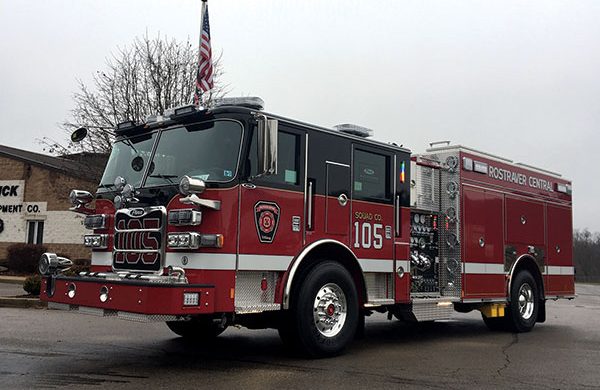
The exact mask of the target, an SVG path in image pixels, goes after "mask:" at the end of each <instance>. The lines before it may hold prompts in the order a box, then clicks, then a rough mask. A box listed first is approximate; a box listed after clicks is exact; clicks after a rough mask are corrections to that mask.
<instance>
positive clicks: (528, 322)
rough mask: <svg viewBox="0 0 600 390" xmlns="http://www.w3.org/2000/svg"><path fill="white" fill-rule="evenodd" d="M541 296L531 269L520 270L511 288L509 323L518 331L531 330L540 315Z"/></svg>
mask: <svg viewBox="0 0 600 390" xmlns="http://www.w3.org/2000/svg"><path fill="white" fill-rule="evenodd" d="M539 302H540V296H539V290H538V286H537V283H536V282H535V279H534V277H533V276H532V275H531V273H530V272H529V271H525V270H523V271H520V272H519V273H518V274H517V275H516V277H515V278H514V280H513V282H512V283H511V288H510V304H509V305H508V310H507V313H506V320H507V325H508V328H509V329H510V330H512V331H513V332H516V333H523V332H529V331H530V330H531V329H533V326H534V325H535V323H536V321H537V317H538V311H539V306H540V303H539Z"/></svg>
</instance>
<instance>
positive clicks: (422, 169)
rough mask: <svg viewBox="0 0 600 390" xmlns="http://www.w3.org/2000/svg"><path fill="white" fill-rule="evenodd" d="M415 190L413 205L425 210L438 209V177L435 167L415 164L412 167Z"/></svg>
mask: <svg viewBox="0 0 600 390" xmlns="http://www.w3.org/2000/svg"><path fill="white" fill-rule="evenodd" d="M412 169H413V170H414V175H415V176H414V177H415V178H416V180H415V185H416V191H415V196H416V199H414V200H413V206H414V207H416V208H418V209H421V210H427V211H435V212H437V211H439V210H440V188H439V187H440V179H439V175H438V173H437V172H438V171H439V170H437V169H434V168H430V167H426V166H422V165H418V164H415V165H414V166H413V168H412Z"/></svg>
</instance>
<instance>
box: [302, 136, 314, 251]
mask: <svg viewBox="0 0 600 390" xmlns="http://www.w3.org/2000/svg"><path fill="white" fill-rule="evenodd" d="M308 183H309V181H308V132H305V133H304V220H305V221H306V222H305V223H304V224H303V226H302V245H306V229H308V228H310V226H311V225H312V221H310V225H309V223H308V216H309V215H311V214H309V213H308V210H309V208H308V207H309V206H308ZM310 186H311V191H312V183H311V184H310ZM310 202H311V203H312V199H311V200H310ZM310 207H311V209H310V212H311V213H312V204H311V206H310Z"/></svg>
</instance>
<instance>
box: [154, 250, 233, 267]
mask: <svg viewBox="0 0 600 390" xmlns="http://www.w3.org/2000/svg"><path fill="white" fill-rule="evenodd" d="M183 256H185V257H187V260H188V263H187V264H183V263H182V261H181V260H182V258H183ZM170 265H172V266H173V267H182V268H184V269H213V270H214V269H218V270H226V271H234V270H235V254H233V253H186V252H167V254H166V256H165V266H166V267H168V266H170Z"/></svg>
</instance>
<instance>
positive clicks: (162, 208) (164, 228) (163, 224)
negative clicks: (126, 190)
mask: <svg viewBox="0 0 600 390" xmlns="http://www.w3.org/2000/svg"><path fill="white" fill-rule="evenodd" d="M137 208H138V209H139V207H137ZM133 209H136V208H133ZM144 211H145V213H144V214H142V215H141V216H139V217H135V216H132V215H131V214H129V212H130V209H126V208H125V209H120V210H117V212H116V213H115V216H114V222H115V223H114V229H115V233H125V232H140V231H142V232H157V233H161V234H160V239H161V246H160V249H159V250H154V249H139V250H134V249H118V248H117V240H116V234H115V235H114V236H113V250H112V259H111V262H110V264H111V269H112V271H113V272H121V273H122V272H129V271H135V272H139V273H143V274H151V275H162V274H163V270H164V267H165V257H166V250H165V249H166V247H167V225H168V220H167V208H166V207H165V206H151V207H146V208H144ZM154 211H160V212H161V221H160V226H161V228H160V229H131V230H127V229H126V230H119V229H117V214H119V213H123V214H126V215H128V216H130V217H132V218H137V219H141V218H143V217H145V216H146V215H147V214H149V213H151V212H154ZM117 252H124V253H158V254H159V255H160V265H159V269H158V270H157V271H144V270H137V269H135V268H132V269H129V270H128V269H125V268H115V254H116V253H117Z"/></svg>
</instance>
